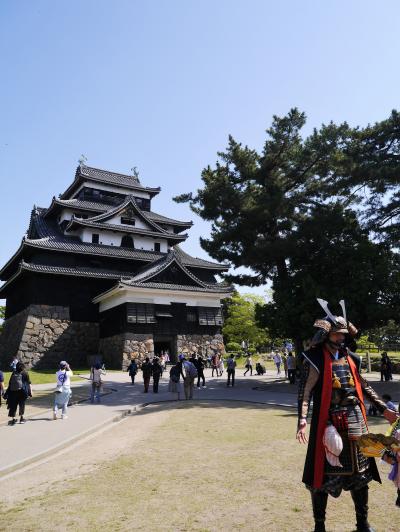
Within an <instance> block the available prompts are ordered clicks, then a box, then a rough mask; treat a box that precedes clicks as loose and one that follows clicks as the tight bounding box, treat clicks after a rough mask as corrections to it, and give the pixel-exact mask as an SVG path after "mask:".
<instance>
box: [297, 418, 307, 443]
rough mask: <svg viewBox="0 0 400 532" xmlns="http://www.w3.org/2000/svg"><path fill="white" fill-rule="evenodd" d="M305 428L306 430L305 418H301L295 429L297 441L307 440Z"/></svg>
mask: <svg viewBox="0 0 400 532" xmlns="http://www.w3.org/2000/svg"><path fill="white" fill-rule="evenodd" d="M306 430H307V420H306V419H301V420H300V421H299V428H298V429H297V434H296V440H297V441H298V442H299V443H307V442H308V438H307V434H306Z"/></svg>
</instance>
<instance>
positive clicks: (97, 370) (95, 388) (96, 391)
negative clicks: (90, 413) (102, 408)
mask: <svg viewBox="0 0 400 532" xmlns="http://www.w3.org/2000/svg"><path fill="white" fill-rule="evenodd" d="M103 367H104V366H103ZM103 367H102V366H101V364H100V362H96V363H95V364H94V366H93V367H92V368H91V370H90V380H91V381H92V389H91V393H90V402H91V403H92V404H93V403H94V400H95V399H96V401H97V403H100V394H101V390H102V387H103V379H102V376H103V375H105V374H106V372H105V370H104V369H103Z"/></svg>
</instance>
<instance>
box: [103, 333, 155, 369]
mask: <svg viewBox="0 0 400 532" xmlns="http://www.w3.org/2000/svg"><path fill="white" fill-rule="evenodd" d="M99 353H100V355H101V356H102V360H103V362H104V363H105V365H106V367H109V368H115V369H121V368H122V369H123V370H126V368H127V367H128V365H129V363H130V361H131V359H132V358H136V359H137V360H138V361H142V360H144V359H145V358H146V357H147V356H148V357H152V356H153V355H154V342H153V335H152V334H134V333H129V332H128V333H121V334H116V335H114V336H109V337H107V338H100V343H99Z"/></svg>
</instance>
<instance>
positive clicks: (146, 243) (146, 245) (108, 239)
mask: <svg viewBox="0 0 400 532" xmlns="http://www.w3.org/2000/svg"><path fill="white" fill-rule="evenodd" d="M93 233H96V234H98V235H99V243H100V244H103V245H105V246H117V247H119V246H120V245H121V238H122V236H123V234H121V233H114V232H112V231H97V230H96V229H89V228H87V227H85V228H82V229H80V230H78V231H77V232H76V234H77V235H78V236H79V237H80V239H81V240H82V242H89V243H91V242H92V234H93ZM126 234H128V233H126ZM131 236H132V238H133V241H134V244H135V249H144V250H146V251H154V243H155V242H160V244H161V246H160V251H162V252H163V253H167V252H168V243H167V241H166V240H153V239H152V238H149V237H143V236H138V235H134V234H132V235H131Z"/></svg>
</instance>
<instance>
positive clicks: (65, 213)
mask: <svg viewBox="0 0 400 532" xmlns="http://www.w3.org/2000/svg"><path fill="white" fill-rule="evenodd" d="M73 214H74V211H72V210H71V209H63V210H62V211H61V213H60V221H59V223H61V222H62V221H64V220H70V219H71V218H72V215H73Z"/></svg>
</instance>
